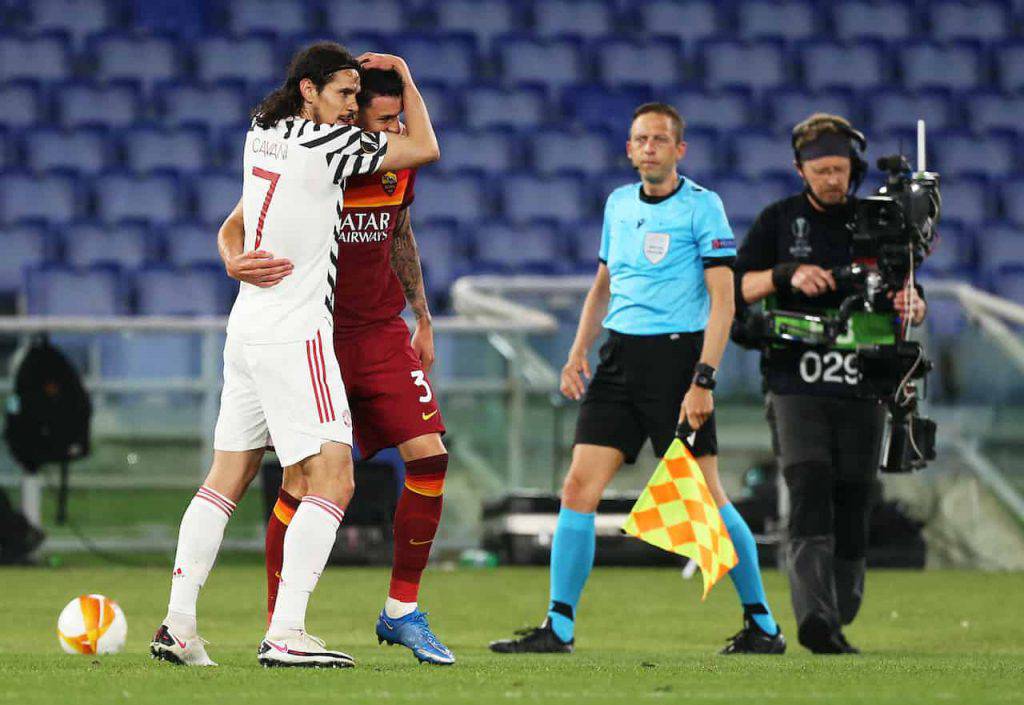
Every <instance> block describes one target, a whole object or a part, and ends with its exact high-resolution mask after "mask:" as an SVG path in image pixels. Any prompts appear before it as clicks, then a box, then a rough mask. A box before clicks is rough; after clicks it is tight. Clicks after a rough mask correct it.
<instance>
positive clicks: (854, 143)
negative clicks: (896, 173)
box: [790, 115, 868, 195]
mask: <svg viewBox="0 0 1024 705" xmlns="http://www.w3.org/2000/svg"><path fill="white" fill-rule="evenodd" d="M818 125H830V126H831V127H833V128H835V129H836V130H837V131H838V132H841V133H842V134H844V135H846V136H847V137H849V138H850V190H849V193H850V195H852V194H855V193H857V189H858V188H860V184H861V182H862V181H864V177H865V176H867V173H868V163H867V161H866V160H865V159H864V157H863V154H864V152H866V151H867V149H868V140H867V138H866V137H865V136H864V133H863V132H861V131H860V130H855V129H854V128H853V126H852V125H851V124H850V123H849V122H847V121H846V120H844V119H843V118H840V117H838V116H832V115H812V116H811V117H809V118H807V119H806V120H803V121H801V122H799V123H797V125H796V127H794V128H793V134H792V138H791V140H790V144H791V145H792V147H793V158H794V159H795V160H796V163H797V164H801V165H802V164H803V162H802V161H801V160H800V151H799V150H798V149H797V148H796V143H797V140H798V139H800V137H801V136H803V134H804V133H805V132H807V131H808V130H809V129H811V128H812V127H817V126H818Z"/></svg>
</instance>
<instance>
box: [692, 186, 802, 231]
mask: <svg viewBox="0 0 1024 705" xmlns="http://www.w3.org/2000/svg"><path fill="white" fill-rule="evenodd" d="M702 185H703V186H706V187H707V188H710V189H711V190H712V191H714V192H715V193H717V194H718V195H719V197H721V199H722V203H724V204H725V213H726V215H727V216H728V217H729V220H730V221H731V220H733V219H735V220H737V221H747V222H751V221H753V220H754V219H755V218H757V216H758V215H759V214H760V213H761V211H762V210H764V208H765V206H767V205H769V204H770V203H774V202H775V201H778V200H779V199H781V198H785V197H786V196H788V195H789V184H788V183H787V182H786V181H784V180H782V179H750V178H743V177H727V178H724V179H716V180H715V182H714V183H711V184H702Z"/></svg>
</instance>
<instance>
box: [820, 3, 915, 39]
mask: <svg viewBox="0 0 1024 705" xmlns="http://www.w3.org/2000/svg"><path fill="white" fill-rule="evenodd" d="M832 22H833V23H834V25H835V33H836V38H837V39H840V40H842V41H850V40H855V39H884V40H886V41H895V40H901V39H906V38H908V37H911V36H913V34H914V32H913V30H912V29H911V11H910V3H907V2H906V1H905V0H894V1H890V2H886V1H885V0H882V1H881V2H879V1H878V0H870V1H868V2H850V1H849V0H846V1H844V2H837V3H832Z"/></svg>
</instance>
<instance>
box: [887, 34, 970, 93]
mask: <svg viewBox="0 0 1024 705" xmlns="http://www.w3.org/2000/svg"><path fill="white" fill-rule="evenodd" d="M899 64H900V67H901V70H902V71H903V86H904V87H905V88H907V89H909V90H912V91H917V90H921V89H923V88H949V89H951V90H957V91H965V90H971V89H973V88H977V87H979V86H980V85H981V83H982V81H983V80H984V78H983V74H982V68H983V67H982V61H981V55H980V52H979V50H978V48H977V47H976V46H974V45H972V44H968V43H964V42H957V43H953V44H945V45H939V44H932V43H928V42H918V43H914V44H911V45H909V46H906V47H903V48H902V49H900V51H899Z"/></svg>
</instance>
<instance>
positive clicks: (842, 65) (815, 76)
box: [800, 41, 888, 91]
mask: <svg viewBox="0 0 1024 705" xmlns="http://www.w3.org/2000/svg"><path fill="white" fill-rule="evenodd" d="M800 61H801V64H802V65H803V73H804V83H805V85H806V86H807V88H809V89H810V90H812V91H820V90H824V89H827V88H848V89H853V90H864V89H871V88H876V87H882V86H884V85H885V84H886V82H887V78H888V77H887V76H886V62H885V55H884V53H883V51H882V47H881V46H880V45H877V44H874V43H870V42H865V41H861V42H859V43H856V44H838V43H835V42H829V41H813V42H807V43H805V44H804V45H802V46H801V48H800Z"/></svg>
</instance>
